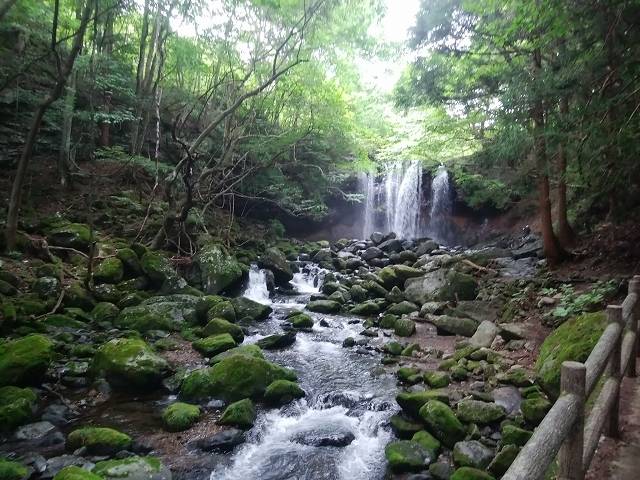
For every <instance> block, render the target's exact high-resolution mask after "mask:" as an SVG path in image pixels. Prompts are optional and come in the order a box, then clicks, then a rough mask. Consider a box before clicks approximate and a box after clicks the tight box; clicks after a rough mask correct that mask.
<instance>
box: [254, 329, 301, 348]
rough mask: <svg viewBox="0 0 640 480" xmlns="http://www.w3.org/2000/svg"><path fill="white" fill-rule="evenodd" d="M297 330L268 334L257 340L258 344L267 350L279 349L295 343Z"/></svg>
mask: <svg viewBox="0 0 640 480" xmlns="http://www.w3.org/2000/svg"><path fill="white" fill-rule="evenodd" d="M295 341H296V332H287V333H283V334H274V335H268V336H266V337H264V338H261V339H260V340H258V341H257V342H256V345H257V346H258V347H260V348H263V349H265V350H279V349H281V348H286V347H289V346H291V345H293V344H294V342H295Z"/></svg>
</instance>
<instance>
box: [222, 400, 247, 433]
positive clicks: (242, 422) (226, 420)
mask: <svg viewBox="0 0 640 480" xmlns="http://www.w3.org/2000/svg"><path fill="white" fill-rule="evenodd" d="M256 415H257V414H256V408H255V407H254V406H253V402H252V401H251V400H249V399H248V398H245V399H242V400H239V401H237V402H234V403H232V404H230V405H229V406H228V407H227V408H226V409H225V410H224V412H223V413H222V417H220V420H218V423H219V424H221V425H231V426H234V427H238V428H242V429H248V428H251V427H252V426H253V422H255V421H256Z"/></svg>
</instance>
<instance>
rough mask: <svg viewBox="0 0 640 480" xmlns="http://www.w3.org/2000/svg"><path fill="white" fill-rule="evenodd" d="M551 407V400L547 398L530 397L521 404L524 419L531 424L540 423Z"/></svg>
mask: <svg viewBox="0 0 640 480" xmlns="http://www.w3.org/2000/svg"><path fill="white" fill-rule="evenodd" d="M550 408H551V402H549V401H548V400H547V399H546V398H529V399H526V400H523V401H522V403H521V404H520V410H522V415H523V416H524V419H525V420H526V421H527V422H528V423H530V424H531V425H538V424H539V423H540V422H541V421H542V419H543V418H544V417H545V415H546V414H547V412H548V411H549V409H550Z"/></svg>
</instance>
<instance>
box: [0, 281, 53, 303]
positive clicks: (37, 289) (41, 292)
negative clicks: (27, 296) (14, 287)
mask: <svg viewBox="0 0 640 480" xmlns="http://www.w3.org/2000/svg"><path fill="white" fill-rule="evenodd" d="M31 290H32V291H33V292H34V293H35V294H36V295H38V296H39V297H40V298H43V299H47V298H53V297H56V296H57V295H58V292H59V291H60V280H58V279H57V278H56V277H40V278H38V279H36V281H35V282H33V285H32V286H31ZM0 293H1V292H0ZM5 295H6V294H5Z"/></svg>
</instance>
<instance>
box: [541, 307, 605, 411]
mask: <svg viewBox="0 0 640 480" xmlns="http://www.w3.org/2000/svg"><path fill="white" fill-rule="evenodd" d="M606 325H607V320H606V317H605V315H604V313H602V312H597V313H585V314H582V315H580V316H579V317H576V318H572V319H570V320H568V321H566V322H565V323H563V324H562V325H560V326H559V327H558V328H557V329H556V330H554V331H553V332H552V333H551V334H550V335H549V336H548V337H547V338H546V339H545V341H544V342H543V344H542V347H541V348H540V354H539V355H538V360H537V361H536V377H537V381H538V383H539V384H540V386H542V388H543V389H544V390H545V391H546V392H547V393H548V394H550V395H551V396H553V397H554V398H555V397H557V396H558V395H559V394H560V368H561V366H562V362H564V361H567V360H572V361H575V362H584V361H585V360H586V359H587V357H588V356H589V354H590V353H591V350H593V347H594V346H595V344H596V343H597V341H598V339H599V338H600V335H602V332H603V331H604V328H605V327H606Z"/></svg>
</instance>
